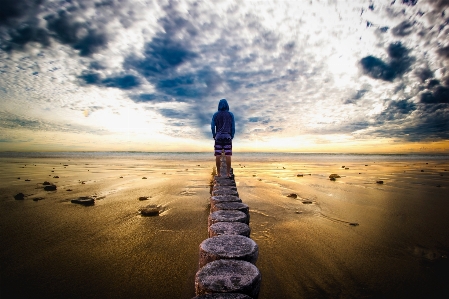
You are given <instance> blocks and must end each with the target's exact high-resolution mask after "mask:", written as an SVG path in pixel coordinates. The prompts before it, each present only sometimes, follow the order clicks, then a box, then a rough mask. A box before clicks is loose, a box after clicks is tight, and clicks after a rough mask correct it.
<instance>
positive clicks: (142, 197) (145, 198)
mask: <svg viewBox="0 0 449 299" xmlns="http://www.w3.org/2000/svg"><path fill="white" fill-rule="evenodd" d="M148 198H149V197H148V196H140V197H139V200H148Z"/></svg>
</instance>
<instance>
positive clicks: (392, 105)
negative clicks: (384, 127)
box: [378, 100, 416, 121]
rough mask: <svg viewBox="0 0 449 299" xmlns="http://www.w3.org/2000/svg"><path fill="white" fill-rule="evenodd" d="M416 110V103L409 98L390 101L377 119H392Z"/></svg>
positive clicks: (398, 118) (402, 116)
mask: <svg viewBox="0 0 449 299" xmlns="http://www.w3.org/2000/svg"><path fill="white" fill-rule="evenodd" d="M415 110H416V105H415V103H413V102H412V101H409V100H399V101H390V102H389V104H388V106H387V108H386V109H385V110H384V111H382V113H381V114H380V115H379V118H378V120H382V121H393V120H400V119H403V118H405V117H407V116H408V115H409V114H410V113H412V112H413V111H415Z"/></svg>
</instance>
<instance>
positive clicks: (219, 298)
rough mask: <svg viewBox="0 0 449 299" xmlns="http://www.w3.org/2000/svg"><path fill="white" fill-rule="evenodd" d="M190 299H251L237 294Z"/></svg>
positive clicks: (218, 294) (216, 294)
mask: <svg viewBox="0 0 449 299" xmlns="http://www.w3.org/2000/svg"><path fill="white" fill-rule="evenodd" d="M192 299H252V298H251V297H250V296H247V295H244V294H237V293H214V294H206V295H201V296H196V297H193V298H192Z"/></svg>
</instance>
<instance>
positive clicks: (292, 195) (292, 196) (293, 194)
mask: <svg viewBox="0 0 449 299" xmlns="http://www.w3.org/2000/svg"><path fill="white" fill-rule="evenodd" d="M287 197H291V198H297V197H298V194H296V193H290V194H289V195H287Z"/></svg>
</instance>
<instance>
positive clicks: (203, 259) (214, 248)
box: [199, 235, 259, 268]
mask: <svg viewBox="0 0 449 299" xmlns="http://www.w3.org/2000/svg"><path fill="white" fill-rule="evenodd" d="M258 256H259V246H257V244H256V242H254V241H253V240H251V239H250V238H248V237H244V236H240V235H221V236H216V237H212V238H209V239H206V240H204V241H203V242H201V244H200V261H199V267H200V268H202V267H203V266H204V265H206V264H207V263H210V262H213V261H216V260H220V259H233V260H242V261H247V262H250V263H253V264H255V263H256V261H257V257H258Z"/></svg>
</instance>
